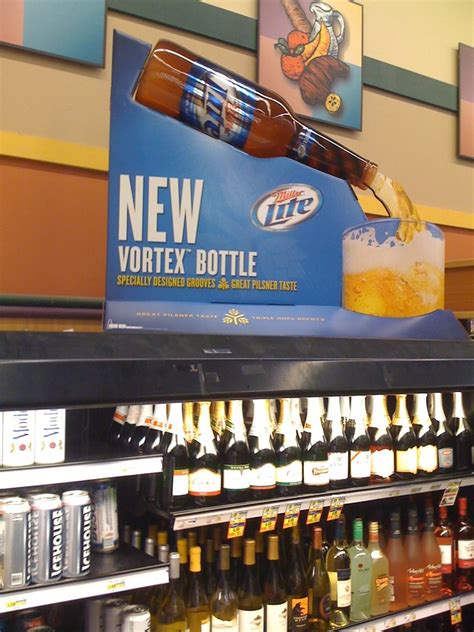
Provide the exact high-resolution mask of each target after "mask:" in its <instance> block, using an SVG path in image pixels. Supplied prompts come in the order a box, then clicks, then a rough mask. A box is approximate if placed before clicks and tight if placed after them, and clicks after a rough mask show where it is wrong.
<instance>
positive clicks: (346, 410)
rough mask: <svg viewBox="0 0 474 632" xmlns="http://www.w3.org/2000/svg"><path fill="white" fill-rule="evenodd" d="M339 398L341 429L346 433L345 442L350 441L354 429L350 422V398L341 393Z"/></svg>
mask: <svg viewBox="0 0 474 632" xmlns="http://www.w3.org/2000/svg"><path fill="white" fill-rule="evenodd" d="M339 400H340V405H341V421H342V429H343V430H344V434H345V435H346V439H347V443H350V442H351V439H352V434H353V430H354V426H353V424H352V423H351V398H350V397H349V396H347V395H341V397H340V398H339Z"/></svg>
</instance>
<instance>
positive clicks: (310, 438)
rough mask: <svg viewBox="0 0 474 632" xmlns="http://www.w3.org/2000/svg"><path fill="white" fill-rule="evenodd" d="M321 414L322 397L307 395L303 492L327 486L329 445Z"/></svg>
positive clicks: (318, 489)
mask: <svg viewBox="0 0 474 632" xmlns="http://www.w3.org/2000/svg"><path fill="white" fill-rule="evenodd" d="M323 416H324V401H323V398H322V397H308V407H307V410H306V420H305V425H304V433H303V445H305V449H304V451H303V482H304V491H305V492H321V491H324V490H326V489H327V488H328V486H329V457H328V447H329V446H328V442H327V439H326V436H325V434H324V430H323V425H322V419H323Z"/></svg>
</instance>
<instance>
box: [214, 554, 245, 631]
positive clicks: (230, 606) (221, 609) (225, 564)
mask: <svg viewBox="0 0 474 632" xmlns="http://www.w3.org/2000/svg"><path fill="white" fill-rule="evenodd" d="M229 569H230V546H229V545H228V544H222V545H221V547H220V551H219V570H220V574H219V580H218V582H217V588H216V592H215V593H214V594H213V595H212V597H211V629H212V630H213V632H216V631H217V630H225V631H226V632H239V620H238V608H239V598H238V596H237V593H236V592H235V591H234V590H233V588H232V586H231V584H230V580H229Z"/></svg>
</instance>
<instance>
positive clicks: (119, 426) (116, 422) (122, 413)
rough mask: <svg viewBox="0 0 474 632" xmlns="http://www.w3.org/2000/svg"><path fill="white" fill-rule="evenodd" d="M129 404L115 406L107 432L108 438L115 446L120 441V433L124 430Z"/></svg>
mask: <svg viewBox="0 0 474 632" xmlns="http://www.w3.org/2000/svg"><path fill="white" fill-rule="evenodd" d="M127 413H128V406H117V407H116V408H115V411H114V414H113V417H112V423H111V424H110V428H109V432H108V433H107V440H108V441H110V443H111V444H112V445H113V446H117V445H119V443H120V435H121V433H122V430H123V425H124V423H125V419H126V418H127Z"/></svg>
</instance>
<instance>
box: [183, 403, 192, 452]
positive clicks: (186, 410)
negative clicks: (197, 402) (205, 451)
mask: <svg viewBox="0 0 474 632" xmlns="http://www.w3.org/2000/svg"><path fill="white" fill-rule="evenodd" d="M183 428H184V438H185V439H186V443H187V444H188V448H190V447H191V445H192V443H193V440H194V402H184V404H183Z"/></svg>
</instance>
